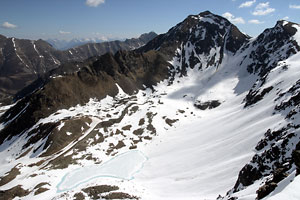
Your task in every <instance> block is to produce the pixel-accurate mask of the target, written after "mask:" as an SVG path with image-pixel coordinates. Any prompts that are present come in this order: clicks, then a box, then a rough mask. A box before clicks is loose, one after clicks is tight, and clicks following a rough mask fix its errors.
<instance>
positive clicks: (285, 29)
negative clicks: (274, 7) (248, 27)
mask: <svg viewBox="0 0 300 200" xmlns="http://www.w3.org/2000/svg"><path fill="white" fill-rule="evenodd" d="M293 25H295V24H294V23H291V22H286V23H285V21H278V22H277V24H276V26H275V27H274V28H270V29H266V30H265V31H264V32H263V33H262V34H260V35H259V36H258V38H257V39H256V40H255V42H254V43H253V44H252V47H253V51H252V52H251V53H250V55H249V57H250V58H251V59H252V60H253V62H251V64H250V65H249V66H248V68H247V69H248V71H249V72H250V73H258V74H259V75H260V76H261V77H263V76H265V75H266V74H267V73H268V72H269V71H270V70H271V69H273V68H274V67H276V65H277V63H278V62H279V61H281V60H284V59H286V58H288V57H290V56H291V55H293V54H295V53H296V52H298V51H300V47H299V45H298V44H297V42H296V41H295V40H294V39H292V36H294V35H295V34H296V32H297V29H296V28H294V27H293Z"/></svg>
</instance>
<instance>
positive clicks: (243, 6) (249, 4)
mask: <svg viewBox="0 0 300 200" xmlns="http://www.w3.org/2000/svg"><path fill="white" fill-rule="evenodd" d="M255 2H256V0H253V1H246V2H244V3H242V4H241V5H240V6H239V8H247V7H251V6H253V4H255Z"/></svg>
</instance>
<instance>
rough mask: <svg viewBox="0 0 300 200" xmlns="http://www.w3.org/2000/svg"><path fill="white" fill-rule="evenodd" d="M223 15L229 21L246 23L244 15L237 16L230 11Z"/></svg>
mask: <svg viewBox="0 0 300 200" xmlns="http://www.w3.org/2000/svg"><path fill="white" fill-rule="evenodd" d="M222 16H223V17H225V18H226V19H228V20H229V21H231V22H232V23H234V24H245V20H244V19H243V18H242V17H235V16H234V15H233V14H231V13H230V12H226V13H224V14H223V15H222Z"/></svg>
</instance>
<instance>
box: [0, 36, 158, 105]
mask: <svg viewBox="0 0 300 200" xmlns="http://www.w3.org/2000/svg"><path fill="white" fill-rule="evenodd" d="M155 36H156V33H154V32H150V33H148V34H143V35H141V37H140V38H133V39H127V40H125V41H112V42H104V43H95V44H93V43H91V44H86V45H82V46H79V47H76V48H72V49H69V50H66V51H58V50H56V49H54V48H53V47H52V46H51V45H50V44H48V43H47V42H45V41H43V40H37V41H31V40H20V39H16V38H6V37H4V36H1V37H0V102H1V101H2V102H9V101H10V99H11V97H12V95H14V94H16V93H17V92H18V91H19V90H20V89H22V88H24V87H25V86H27V85H29V84H30V83H32V82H33V81H34V80H35V79H37V78H39V77H40V76H42V75H43V74H45V73H46V72H48V71H49V70H52V69H54V68H57V67H59V66H60V65H61V64H62V63H66V62H73V61H83V60H85V59H87V58H89V57H93V56H100V55H103V54H105V53H107V52H111V53H115V52H116V51H118V50H120V49H124V50H131V49H135V48H138V47H141V46H143V45H145V44H146V43H147V42H148V41H150V40H151V39H153V38H154V37H155ZM5 99H6V101H5Z"/></svg>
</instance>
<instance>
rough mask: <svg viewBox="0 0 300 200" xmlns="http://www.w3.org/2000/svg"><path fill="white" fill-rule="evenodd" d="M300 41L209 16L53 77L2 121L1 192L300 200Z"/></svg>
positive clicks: (290, 33)
mask: <svg viewBox="0 0 300 200" xmlns="http://www.w3.org/2000/svg"><path fill="white" fill-rule="evenodd" d="M299 31H300V27H299V25H298V24H294V23H290V22H287V21H279V22H278V23H277V24H276V26H275V27H274V28H270V29H267V30H266V31H264V32H263V33H262V34H261V35H259V36H258V37H257V38H249V37H248V36H246V35H244V34H243V33H241V32H240V31H239V30H238V29H237V28H236V27H235V26H234V25H232V24H231V23H230V22H229V21H228V20H226V19H225V18H223V17H220V16H217V15H214V14H212V13H210V12H208V11H206V12H203V13H200V14H199V15H191V16H189V17H188V18H187V19H185V20H184V21H183V22H181V23H179V24H178V25H176V26H175V27H173V28H171V29H170V30H169V31H168V32H167V33H166V34H162V35H159V36H157V37H156V38H154V39H153V40H152V41H150V42H149V43H148V44H147V45H145V46H143V47H141V48H140V49H137V50H134V51H129V52H126V51H119V52H117V53H116V54H115V55H112V54H105V55H103V56H101V57H99V58H97V59H95V60H94V59H91V60H89V61H85V62H81V63H76V62H74V63H70V64H69V65H70V66H63V67H62V69H69V68H71V69H74V68H76V65H80V66H79V67H78V68H77V69H78V70H75V71H72V70H71V71H70V72H69V73H65V72H66V71H64V70H61V71H60V70H58V71H52V72H50V74H49V77H45V78H44V79H42V80H41V81H40V82H39V83H35V84H36V86H32V87H31V88H34V89H31V90H28V91H29V92H28V91H27V92H26V91H24V94H23V96H25V97H24V98H22V99H20V100H19V101H18V102H17V103H16V104H15V105H13V106H12V107H11V108H9V109H8V110H7V112H6V113H4V114H3V115H2V116H0V144H1V145H0V151H1V152H0V154H1V157H0V163H1V165H2V166H3V168H1V170H0V176H2V178H1V180H0V190H2V194H5V195H7V198H9V197H10V196H9V195H10V194H12V195H18V196H19V197H20V198H23V199H74V198H77V197H78V198H79V197H81V198H82V199H85V198H100V197H101V198H104V199H109V198H111V197H116V198H119V199H120V198H128V199H137V198H141V199H217V198H218V199H255V198H263V197H267V199H278V198H280V195H283V196H285V197H286V196H288V197H289V198H290V199H297V195H298V196H299V194H297V192H296V196H294V197H293V196H292V193H291V192H290V191H291V190H293V188H295V187H297V185H298V182H299V180H298V176H296V171H298V172H297V174H298V173H299V166H300V164H299V160H300V156H299V152H298V151H299V145H297V144H298V143H299V141H300V137H299V127H300V124H299V67H300V66H299V64H298V63H299V60H300V53H299V50H300V49H299V44H300V35H299V34H300V32H299ZM293 152H294V153H293ZM124 159H125V160H126V161H124ZM129 160H130V162H129ZM19 163H21V164H19ZM92 169H93V170H92ZM91 172H92V173H91ZM290 181H292V182H291V183H290ZM288 183H290V184H288ZM277 186H278V187H277ZM16 191H19V192H16ZM95 191H96V192H95ZM280 191H283V193H282V194H281V192H280ZM95 193H96V194H95ZM278 196H279V197H278Z"/></svg>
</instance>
